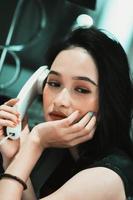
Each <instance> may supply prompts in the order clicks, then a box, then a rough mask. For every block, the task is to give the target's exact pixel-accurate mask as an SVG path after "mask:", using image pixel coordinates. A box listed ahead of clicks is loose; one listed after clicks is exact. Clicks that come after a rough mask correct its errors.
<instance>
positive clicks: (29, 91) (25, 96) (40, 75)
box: [6, 66, 49, 139]
mask: <svg viewBox="0 0 133 200" xmlns="http://www.w3.org/2000/svg"><path fill="white" fill-rule="evenodd" d="M48 73H49V70H48V67H47V66H42V67H40V68H39V69H38V70H37V71H35V72H34V73H33V75H32V76H31V77H30V78H29V79H28V81H27V82H26V83H25V85H24V86H23V87H22V89H21V90H20V92H19V94H18V96H17V98H18V99H19V101H18V103H17V104H16V105H15V107H16V109H17V111H18V112H19V113H20V122H19V124H18V125H17V126H16V127H15V128H11V127H7V129H6V132H7V136H8V137H9V138H11V139H18V138H19V137H20V133H21V130H22V124H21V121H22V120H23V117H24V115H25V112H26V110H27V109H28V108H29V106H30V104H31V103H32V101H33V100H34V98H35V97H36V95H38V94H41V93H42V90H43V82H44V80H45V79H46V77H47V75H48Z"/></svg>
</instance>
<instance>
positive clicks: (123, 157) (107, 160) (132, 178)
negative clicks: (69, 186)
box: [32, 149, 133, 200]
mask: <svg viewBox="0 0 133 200" xmlns="http://www.w3.org/2000/svg"><path fill="white" fill-rule="evenodd" d="M59 151H62V150H59ZM44 153H45V152H44ZM58 153H59V152H58ZM39 162H40V165H41V163H42V162H44V159H43V158H42V159H41V160H40V161H39ZM79 163H80V164H79ZM91 167H106V168H109V169H111V170H113V171H114V172H116V173H117V174H118V175H119V176H120V177H121V179H122V181H123V184H124V188H125V194H126V198H127V199H128V200H133V161H132V160H131V159H130V158H129V156H128V155H127V154H126V153H124V152H123V151H121V150H118V149H117V150H116V149H115V150H112V151H111V152H110V153H108V154H106V155H104V156H102V157H100V158H99V159H97V161H95V162H93V163H91V164H90V160H89V162H88V164H87V162H86V163H85V165H84V164H83V165H82V164H81V162H80V161H79V162H76V161H74V159H73V158H72V156H71V154H70V153H69V151H68V150H63V156H62V159H61V161H60V162H59V164H58V165H57V166H56V168H55V169H54V171H53V172H52V174H50V176H49V177H48V179H47V180H45V183H43V184H42V185H41V187H40V188H37V187H36V186H37V185H38V182H37V179H36V178H35V177H36V172H37V173H38V174H39V177H40V179H41V180H43V177H45V174H47V172H46V171H45V164H44V171H43V176H42V173H41V171H40V172H39V170H38V171H37V169H36V168H35V169H34V173H33V174H32V182H33V185H34V186H35V190H36V189H37V190H38V191H37V190H36V191H37V196H38V198H42V197H45V196H47V195H49V194H50V193H52V192H54V191H56V190H57V189H58V188H59V187H61V186H62V185H63V184H64V183H65V182H66V181H67V180H69V179H70V178H71V177H72V176H73V175H75V174H76V173H77V172H79V171H80V170H82V169H85V168H91Z"/></svg>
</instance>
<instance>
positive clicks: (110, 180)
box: [46, 167, 125, 200]
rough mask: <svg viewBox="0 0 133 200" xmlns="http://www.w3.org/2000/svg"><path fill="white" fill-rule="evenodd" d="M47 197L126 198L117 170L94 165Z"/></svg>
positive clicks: (109, 199) (96, 199) (52, 198)
mask: <svg viewBox="0 0 133 200" xmlns="http://www.w3.org/2000/svg"><path fill="white" fill-rule="evenodd" d="M46 199H48V200H49V199H50V200H55V199H58V200H61V199H64V200H73V199H76V200H82V199H84V200H92V199H93V200H112V199H113V200H125V192H124V187H123V183H122V181H121V179H120V177H119V176H118V175H117V174H116V173H115V172H113V171H112V170H110V169H107V168H104V167H94V168H90V169H85V170H82V171H80V172H79V173H77V174H76V175H75V176H73V177H72V178H71V179H70V180H69V181H67V182H66V183H65V184H64V185H63V186H62V187H61V188H60V189H59V190H57V191H56V192H55V193H53V194H52V195H50V197H47V198H46Z"/></svg>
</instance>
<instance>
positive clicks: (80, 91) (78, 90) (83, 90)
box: [75, 87, 91, 94]
mask: <svg viewBox="0 0 133 200" xmlns="http://www.w3.org/2000/svg"><path fill="white" fill-rule="evenodd" d="M75 90H76V91H77V92H79V93H83V94H88V93H90V92H91V91H90V90H88V89H86V88H82V87H77V88H75Z"/></svg>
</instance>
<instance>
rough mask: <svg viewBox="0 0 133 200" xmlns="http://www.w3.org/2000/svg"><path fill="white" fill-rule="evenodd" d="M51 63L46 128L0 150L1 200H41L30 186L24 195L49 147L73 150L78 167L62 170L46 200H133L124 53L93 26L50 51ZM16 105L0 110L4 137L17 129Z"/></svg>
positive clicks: (129, 88) (128, 88)
mask: <svg viewBox="0 0 133 200" xmlns="http://www.w3.org/2000/svg"><path fill="white" fill-rule="evenodd" d="M47 63H48V66H51V68H50V73H49V75H48V78H47V81H46V83H45V86H44V90H43V107H44V111H45V119H46V122H44V123H41V124H38V125H37V126H35V127H34V128H33V129H32V130H31V131H30V134H28V132H29V130H28V128H26V127H25V128H24V130H23V133H22V134H21V135H22V136H21V139H20V143H19V141H7V143H6V144H3V145H1V147H0V148H1V153H2V156H3V161H4V162H3V163H4V166H5V168H7V169H6V170H5V173H6V174H9V176H8V177H6V175H2V177H1V181H0V194H2V195H1V200H5V199H6V200H7V199H14V197H16V199H21V198H22V195H23V198H24V199H31V200H34V199H36V197H35V195H34V193H33V191H32V188H31V184H28V183H27V184H28V189H27V190H26V192H23V189H24V187H25V183H26V182H27V179H28V177H29V175H30V173H31V171H32V169H33V167H34V165H35V163H36V162H37V160H38V159H39V157H40V155H41V154H42V152H44V153H45V150H46V149H48V148H50V147H52V148H53V147H55V148H67V149H69V152H70V153H71V155H72V157H73V160H74V165H73V164H72V165H69V166H68V168H66V165H65V164H66V163H65V164H64V165H63V164H62V166H63V168H59V169H62V170H57V171H58V173H56V175H55V176H54V177H53V178H52V179H51V180H52V181H50V182H48V184H49V187H50V188H51V191H50V190H49V192H45V188H43V190H42V194H43V197H44V198H43V199H44V200H55V199H56V200H57V199H58V200H62V199H63V200H73V199H76V200H81V199H84V200H86V199H87V200H88V199H90V200H92V199H93V200H104V199H105V200H112V199H113V200H125V199H126V198H130V199H131V198H133V190H132V184H133V172H132V169H133V161H132V159H133V146H132V142H131V139H130V134H129V133H130V127H131V114H132V85H131V81H130V77H129V66H128V61H127V56H126V54H125V52H124V50H123V48H122V47H121V45H120V44H119V43H118V42H117V41H115V40H114V39H111V38H110V37H108V36H107V35H106V34H105V33H103V32H101V31H99V30H97V29H96V28H94V27H91V28H79V29H77V30H75V31H73V32H72V33H71V34H70V35H69V36H68V37H67V38H66V39H65V40H64V41H62V42H61V43H60V45H58V48H55V47H54V48H52V51H51V52H49V57H48V61H47ZM17 101H18V100H16V99H12V100H10V101H8V102H6V103H5V104H4V105H2V106H1V107H0V118H1V122H0V125H1V138H3V137H4V136H3V132H4V131H3V128H2V127H3V126H11V127H13V126H15V125H16V124H17V123H19V113H17V111H16V110H14V108H12V107H11V106H13V105H15V104H16V103H17ZM9 145H11V148H10V149H12V152H11V151H9ZM18 149H19V151H18ZM15 154H16V155H15ZM14 155H15V156H14ZM13 156H14V158H13ZM69 156H70V155H69ZM10 158H11V159H12V160H11V159H10ZM69 161H70V159H69ZM9 163H10V164H9ZM8 165H9V166H8ZM7 166H8V167H7ZM62 166H61V167H62ZM71 166H73V169H72V170H70V168H71ZM18 169H19V170H18ZM44 170H45V169H44ZM64 170H65V171H66V172H65V173H64ZM62 171H63V173H62ZM68 172H70V173H68ZM66 174H67V175H66ZM14 176H15V177H14ZM59 176H60V177H59ZM16 177H17V178H16ZM64 177H65V178H64ZM58 178H59V179H61V180H60V181H58ZM14 179H15V180H14ZM61 183H62V186H61V187H59V186H60V184H61ZM55 189H57V190H55ZM46 190H47V188H46ZM29 195H30V196H29Z"/></svg>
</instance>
